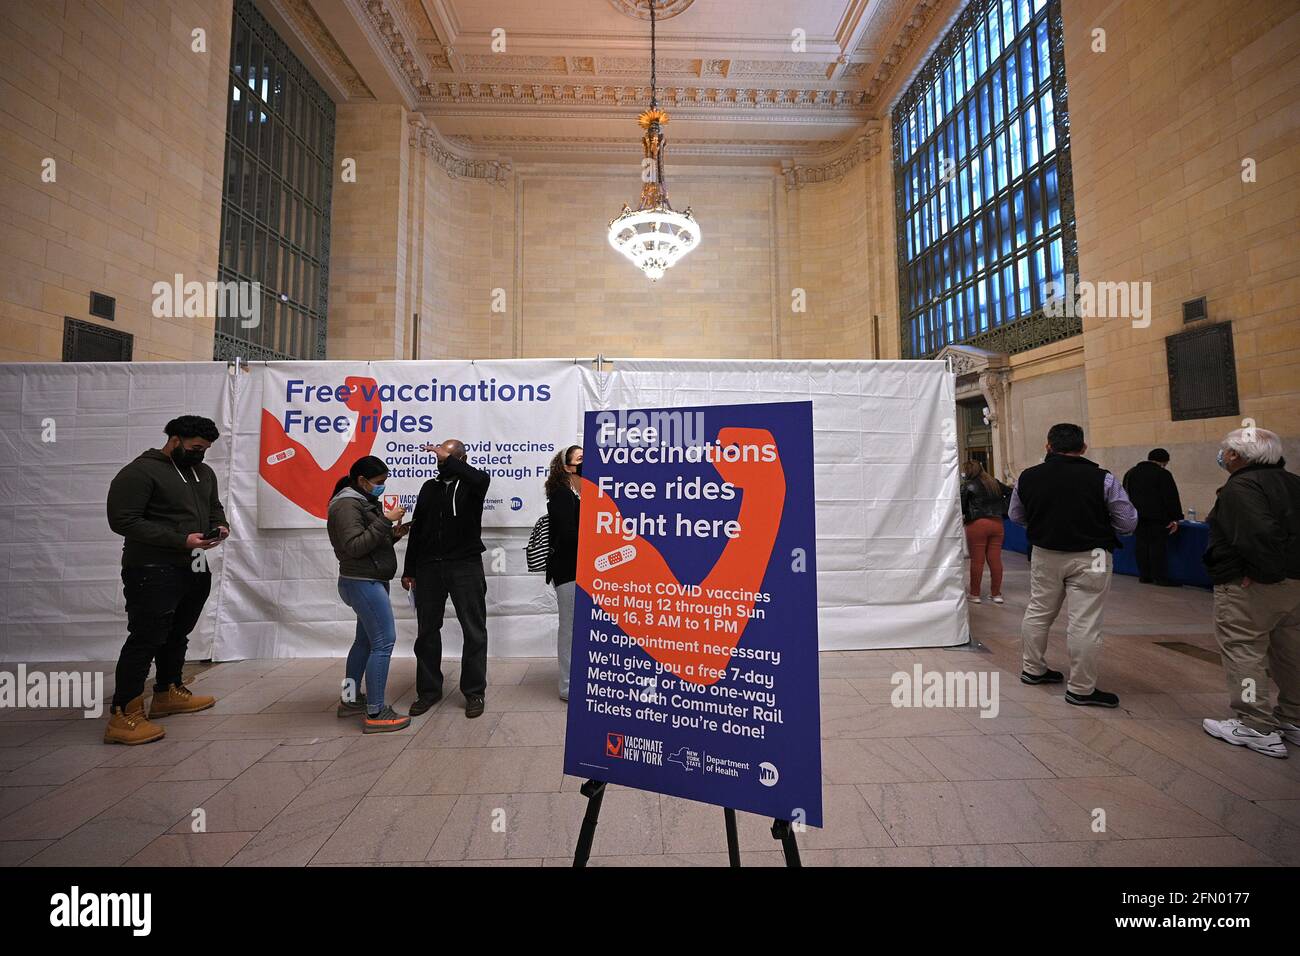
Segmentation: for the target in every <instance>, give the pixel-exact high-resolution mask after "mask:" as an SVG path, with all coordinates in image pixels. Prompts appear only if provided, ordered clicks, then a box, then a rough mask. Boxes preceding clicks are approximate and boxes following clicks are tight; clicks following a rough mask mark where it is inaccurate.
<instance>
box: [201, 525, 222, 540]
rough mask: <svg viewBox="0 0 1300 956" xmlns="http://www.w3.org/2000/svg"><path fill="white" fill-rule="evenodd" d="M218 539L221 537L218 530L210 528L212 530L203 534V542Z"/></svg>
mask: <svg viewBox="0 0 1300 956" xmlns="http://www.w3.org/2000/svg"><path fill="white" fill-rule="evenodd" d="M220 537H221V529H220V528H212V529H211V530H209V531H205V532H203V540H204V541H211V540H212V539H214V538H220Z"/></svg>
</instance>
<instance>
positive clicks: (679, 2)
mask: <svg viewBox="0 0 1300 956" xmlns="http://www.w3.org/2000/svg"><path fill="white" fill-rule="evenodd" d="M694 2H695V0H609V3H610V6H612V7H613V8H614V9H615V10H617V11H618V12H619V13H621V14H623V15H624V16H627V17H631V18H632V19H634V20H646V21H649V19H650V4H651V3H653V4H654V6H655V19H656V20H671V19H672V18H673V17H675V16H677V15H678V14H679V13H682V12H684V11H685V10H686V9H687V8H689V7H690V5H691V4H692V3H694Z"/></svg>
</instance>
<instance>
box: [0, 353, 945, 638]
mask: <svg viewBox="0 0 1300 956" xmlns="http://www.w3.org/2000/svg"><path fill="white" fill-rule="evenodd" d="M358 369H364V370H366V371H364V372H361V373H360V374H362V375H368V376H370V377H373V378H375V379H376V380H377V381H379V382H390V383H393V384H394V385H396V384H402V383H405V384H410V385H412V386H414V385H415V384H418V383H427V382H428V381H429V379H431V378H433V377H437V378H438V379H439V384H442V383H444V382H446V383H450V384H456V385H461V384H465V383H473V384H474V386H475V388H476V389H477V388H478V385H477V383H478V382H479V381H480V380H483V381H485V382H487V383H488V384H491V382H490V380H491V379H492V378H494V377H495V378H496V380H497V383H498V385H499V384H501V383H503V382H505V383H512V384H518V383H525V382H532V383H542V382H548V383H556V382H557V379H558V380H559V381H558V383H557V384H555V385H553V388H554V389H555V391H553V392H552V396H553V397H552V399H551V401H550V402H549V403H548V405H549V406H550V410H549V412H548V413H547V414H548V415H549V416H550V417H549V419H548V420H547V421H546V422H545V423H543V424H541V425H539V426H537V428H536V429H535V430H534V431H532V432H515V431H514V429H515V428H516V427H520V426H516V425H510V426H509V427H501V426H500V425H499V424H498V423H496V422H494V421H487V419H486V418H483V417H475V416H483V415H484V414H485V412H486V410H487V408H488V406H481V407H475V408H474V409H472V410H470V409H465V408H464V405H462V404H457V405H456V406H455V408H454V410H453V408H452V407H451V406H450V405H449V404H448V405H445V406H443V405H440V404H439V403H430V405H425V406H422V407H419V408H418V409H417V408H416V407H415V406H417V405H420V403H419V402H417V401H412V402H410V403H406V402H404V401H403V400H402V399H401V397H400V396H398V395H396V394H394V396H393V397H394V399H395V405H397V406H402V407H403V411H402V414H412V415H416V416H419V415H426V414H427V415H430V416H431V418H432V420H433V424H432V436H433V438H432V440H434V441H437V440H440V439H442V438H450V437H457V438H462V439H463V440H465V441H466V442H469V443H471V444H473V443H476V442H478V441H480V440H481V438H482V435H481V434H480V431H482V432H483V433H484V434H493V435H495V436H499V437H500V440H501V441H503V442H507V441H520V440H531V441H539V442H551V443H554V444H556V445H557V446H558V445H566V444H569V443H570V442H576V441H577V440H578V437H579V434H580V428H581V421H582V417H581V413H582V412H583V411H586V410H598V409H607V408H619V407H629V406H642V407H645V406H662V405H675V404H679V403H680V404H725V403H734V402H748V401H791V400H807V399H811V400H812V402H813V423H814V444H815V449H816V459H817V460H816V463H815V465H816V467H815V474H816V492H817V567H818V575H817V583H818V605H819V630H820V640H821V646H822V647H823V648H825V649H850V648H871V647H917V646H922V647H926V646H929V647H933V646H951V645H956V644H961V643H964V642H965V641H966V640H967V622H966V614H965V613H964V609H963V606H962V552H963V538H962V525H961V517H960V511H959V507H958V502H957V447H956V436H955V430H954V427H953V416H954V404H953V401H954V399H953V380H952V376H951V374H950V373H949V372H948V371H947V368H946V366H945V365H944V363H940V362H754V361H696V362H691V361H681V360H655V361H648V360H626V361H618V362H616V363H615V366H614V370H613V371H610V372H595V371H593V370H591V369H590V368H588V367H585V366H580V365H575V364H574V362H573V360H513V361H501V362H479V363H471V362H468V361H466V362H438V363H428V362H391V363H387V362H386V363H373V364H371V365H366V364H365V363H348V362H338V363H285V364H275V365H252V366H249V365H243V366H241V368H240V371H239V374H238V375H236V374H235V373H234V371H233V369H231V368H228V367H227V366H226V365H224V364H218V363H154V362H142V363H103V364H99V363H96V364H71V363H69V364H35V363H33V364H9V365H0V414H4V415H5V421H6V422H9V423H11V424H10V429H9V430H8V431H6V432H5V433H4V435H3V438H2V439H0V441H3V445H0V449H2V450H3V451H4V452H5V454H4V455H3V457H0V660H5V661H82V660H101V661H102V660H113V659H115V658H116V656H117V652H118V650H119V649H120V647H121V644H122V641H123V639H124V638H125V634H126V617H125V612H124V608H123V600H122V588H121V580H120V577H119V573H120V569H119V561H120V555H121V539H120V538H118V537H117V536H116V535H114V534H113V533H112V531H111V530H110V529H109V528H108V522H107V519H106V516H105V507H104V501H105V497H106V495H107V491H108V483H109V481H110V480H111V479H112V477H113V475H114V474H116V473H117V471H118V469H120V468H121V467H122V466H123V465H124V464H126V462H128V461H129V460H131V459H132V458H134V457H135V456H136V455H138V454H139V453H140V452H141V451H144V450H145V449H146V448H151V447H152V448H157V447H159V446H161V445H162V444H163V442H164V440H165V438H164V436H163V425H164V424H165V423H166V422H167V421H168V420H169V419H171V418H174V417H176V416H177V415H180V414H185V413H191V414H197V415H206V416H208V417H210V418H212V419H214V420H215V421H216V422H217V426H218V428H219V429H220V430H221V435H222V437H221V439H220V440H219V441H218V442H217V443H216V444H215V445H214V446H213V447H212V449H211V450H210V451H209V453H208V456H207V462H208V464H210V465H211V466H212V467H213V469H214V470H215V471H216V473H217V478H218V482H219V485H220V488H221V494H222V501H223V503H224V504H225V508H226V514H227V516H228V517H229V519H230V521H231V530H232V535H231V537H230V539H228V540H227V541H226V542H225V543H224V544H223V545H221V546H220V547H218V548H215V549H213V550H212V551H210V552H208V557H209V558H210V564H211V566H212V569H213V589H212V596H211V597H210V598H209V601H208V605H207V608H206V610H205V613H204V616H203V618H202V619H201V621H200V623H199V625H198V627H197V628H196V630H195V633H194V634H193V635H192V636H191V640H190V657H191V658H193V659H202V658H207V657H211V658H213V659H215V660H236V659H242V658H270V657H297V656H320V657H326V656H342V655H343V654H345V653H346V652H347V649H348V647H349V645H350V644H351V642H352V637H353V634H354V631H355V627H356V621H355V618H354V617H353V616H352V613H351V611H350V610H349V609H348V608H347V607H346V606H344V604H343V603H342V601H341V600H340V599H339V596H338V592H337V574H338V564H337V561H336V560H335V558H334V553H333V550H332V549H331V548H330V544H329V540H328V539H327V538H326V536H325V533H324V529H323V528H322V527H320V522H319V521H318V520H317V519H314V518H312V519H310V521H309V522H308V523H309V524H310V525H311V526H310V527H276V528H272V527H259V518H260V516H261V508H262V502H261V501H259V485H261V484H263V481H262V479H261V477H260V473H261V464H262V462H264V461H265V459H266V457H267V455H264V454H262V450H263V449H262V419H263V409H264V406H265V408H266V409H268V410H269V413H270V414H273V415H276V416H280V415H282V414H283V410H284V409H283V407H282V406H281V405H279V404H273V403H270V402H267V403H264V401H263V396H264V395H268V393H267V392H266V389H267V388H270V389H273V390H274V391H275V394H276V395H281V394H284V393H283V392H282V391H281V389H284V388H286V384H285V383H286V382H287V380H288V379H290V378H297V379H300V380H302V381H304V382H307V381H314V382H316V383H317V384H321V385H326V384H331V383H333V384H335V385H336V386H337V385H339V384H345V381H346V378H347V377H348V376H349V375H353V374H358ZM570 377H571V379H570ZM570 381H571V384H569V383H570ZM565 389H570V390H571V391H570V392H569V393H568V394H571V395H572V396H573V397H572V403H573V404H572V406H570V404H569V402H570V399H569V398H562V399H560V400H558V401H557V399H556V398H555V397H554V396H556V395H564V394H566V392H565ZM410 397H411V398H412V399H414V398H415V396H414V394H411V396H410ZM268 398H269V395H268ZM465 404H469V403H465ZM325 407H327V408H329V407H330V406H328V405H327V406H325ZM345 407H346V405H345V404H344V403H339V404H335V405H333V406H332V408H333V410H342V409H344V408H345ZM570 408H571V410H568V411H565V410H563V409H570ZM390 410H393V408H392V407H390V406H389V405H388V402H387V401H385V414H386V413H387V412H388V411H390ZM498 411H499V409H498ZM348 414H349V415H350V416H352V417H353V418H355V416H356V415H357V414H359V413H357V412H356V411H355V410H352V411H349V412H348ZM491 414H493V413H488V416H489V417H491ZM281 420H282V419H281ZM51 422H52V424H53V431H51V428H50V424H49V423H51ZM480 423H482V424H480ZM528 427H529V428H532V427H533V426H531V425H530V426H528ZM354 428H355V426H354ZM444 432H445V434H444ZM381 434H382V433H381ZM515 435H519V436H521V437H519V438H516V437H514V436H515ZM543 436H544V437H543ZM327 437H329V438H330V439H331V440H332V441H334V442H335V443H336V445H335V446H334V450H333V451H332V452H331V451H330V449H329V448H325V447H321V448H318V449H313V448H312V445H311V444H309V443H308V442H306V441H301V440H300V439H298V438H297V436H295V440H299V443H300V444H302V445H303V446H304V447H306V448H309V449H312V454H313V456H317V460H318V461H322V462H324V461H328V462H329V463H331V464H332V463H334V462H335V461H336V460H337V459H338V457H339V455H340V452H341V449H342V447H343V446H344V445H345V444H346V442H347V438H348V436H347V435H343V434H337V433H335V434H331V435H329V436H327ZM313 440H315V439H314V438H313ZM277 450H282V449H277ZM376 453H377V454H378V455H379V457H382V458H386V459H387V458H388V457H389V455H388V453H387V452H386V450H385V449H384V448H383V447H379V448H378V449H377V450H376ZM268 454H270V452H268ZM394 457H396V456H394ZM471 457H474V454H473V452H471ZM538 457H541V456H540V454H539V455H538ZM545 457H546V458H547V459H549V454H548V455H546V456H545ZM534 467H535V466H534ZM33 476H35V477H34V478H33ZM543 478H544V475H543V476H538V477H533V478H529V479H526V480H523V481H521V491H522V492H525V493H528V494H532V495H533V496H534V497H533V499H532V501H533V502H534V503H533V504H531V505H529V504H526V505H525V506H524V507H523V508H520V509H519V510H518V511H517V512H510V514H515V515H517V518H516V519H513V520H518V521H520V522H527V523H528V524H531V520H532V518H533V517H535V516H536V515H537V514H538V513H540V505H539V504H537V502H540V500H541V499H540V495H541V486H542V481H543ZM530 482H531V483H532V484H533V486H534V487H533V488H531V489H530V488H528V487H527V486H528V485H529V483H530ZM331 487H332V485H331ZM415 491H418V479H417V484H416V486H415V488H414V489H413V490H412V491H411V492H410V493H411V494H414V492H415ZM268 492H269V494H270V495H278V494H279V493H278V492H276V491H274V490H273V489H270V488H266V489H263V490H262V492H261V494H262V495H263V497H265V495H266V494H267V493H268ZM404 493H405V492H404ZM490 497H502V498H503V499H504V500H505V501H506V502H507V510H508V505H509V497H513V495H511V496H509V497H506V496H503V495H501V494H500V493H499V491H498V479H497V478H496V477H494V478H493V493H492V494H491V495H490ZM519 497H521V498H523V499H524V500H525V502H527V501H528V500H529V499H528V498H526V497H524V494H520V496H519ZM294 507H296V506H294ZM299 510H301V509H299ZM502 517H507V516H506V515H502ZM487 518H488V516H487V515H485V525H486V524H488V521H487V520H486V519H487ZM528 530H529V529H528V527H527V526H525V525H524V524H522V523H521V524H520V526H517V527H509V526H500V527H492V526H490V525H489V526H487V527H485V528H484V544H486V545H487V548H488V552H487V554H485V555H484V564H485V569H486V571H487V575H488V635H489V642H490V643H489V647H490V649H491V653H492V654H493V655H496V656H542V657H544V656H549V655H551V654H553V653H554V651H555V628H556V613H555V595H554V592H553V590H552V589H551V588H550V587H549V586H547V585H546V584H545V583H544V582H543V580H542V576H541V575H539V574H530V573H528V571H527V570H526V568H525V564H524V555H523V550H522V549H523V545H524V542H525V540H526V538H527V534H528ZM404 547H405V546H404V545H399V555H400V553H401V550H402V549H403V548H404ZM393 609H394V613H395V615H396V617H397V621H398V645H397V651H396V653H398V654H399V655H405V656H409V655H410V654H411V646H412V643H413V642H414V639H415V619H414V618H415V615H414V610H413V609H412V608H411V607H410V605H409V604H408V603H407V601H406V597H405V593H404V592H403V591H402V590H401V587H400V585H398V584H397V583H396V582H394V585H393ZM459 642H460V629H459V626H458V625H457V624H456V621H455V616H454V615H453V614H452V613H451V609H450V608H448V613H447V617H446V625H445V627H444V645H445V648H446V653H447V655H448V656H449V657H455V656H457V655H459V653H460V643H459Z"/></svg>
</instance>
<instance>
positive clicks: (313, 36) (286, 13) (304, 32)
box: [272, 0, 374, 100]
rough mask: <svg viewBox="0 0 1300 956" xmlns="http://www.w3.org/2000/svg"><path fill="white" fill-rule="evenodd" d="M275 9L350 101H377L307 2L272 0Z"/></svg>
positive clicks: (305, 0)
mask: <svg viewBox="0 0 1300 956" xmlns="http://www.w3.org/2000/svg"><path fill="white" fill-rule="evenodd" d="M272 5H273V6H274V7H275V9H276V11H277V12H278V13H279V14H280V16H282V17H283V18H284V20H285V22H286V23H288V24H289V26H290V28H291V29H292V30H293V31H294V33H295V34H296V35H297V37H298V39H299V40H301V41H302V43H303V45H304V46H306V47H307V49H308V50H309V51H310V52H311V53H312V55H313V56H314V57H315V58H316V62H317V64H318V65H319V66H320V67H321V69H322V70H324V71H325V72H326V73H327V74H329V77H330V79H332V80H334V82H335V83H336V84H337V85H338V86H339V87H341V88H342V89H343V91H344V92H345V93H346V94H347V96H348V98H349V99H358V100H364V99H374V93H372V92H371V91H370V87H368V86H366V83H365V80H363V79H361V75H360V74H359V73H357V71H356V68H355V67H354V66H353V65H352V61H350V60H349V59H348V58H347V57H346V56H345V55H344V53H343V51H342V50H341V49H340V48H339V45H338V44H337V43H336V42H335V41H334V37H333V36H332V35H331V34H330V32H329V30H328V29H327V28H326V27H325V24H323V23H321V20H320V17H318V16H316V11H314V10H313V9H312V8H311V5H310V4H309V3H308V2H307V0H272Z"/></svg>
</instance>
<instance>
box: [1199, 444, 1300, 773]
mask: <svg viewBox="0 0 1300 956" xmlns="http://www.w3.org/2000/svg"><path fill="white" fill-rule="evenodd" d="M1218 461H1219V465H1220V467H1222V468H1223V469H1224V470H1225V471H1227V472H1228V480H1227V481H1226V482H1224V485H1223V487H1222V488H1220V489H1219V492H1218V500H1217V501H1216V502H1215V505H1214V507H1213V508H1212V509H1211V510H1210V513H1209V515H1208V516H1207V518H1206V520H1207V522H1208V523H1209V526H1210V543H1209V547H1208V548H1207V549H1206V552H1205V558H1204V560H1205V567H1206V570H1208V571H1209V572H1210V580H1211V581H1213V582H1214V636H1215V639H1216V640H1217V641H1218V642H1219V650H1220V651H1221V652H1222V656H1223V669H1224V673H1225V674H1226V675H1227V679H1228V695H1229V697H1230V699H1231V701H1232V709H1233V711H1235V712H1236V715H1237V716H1236V717H1235V718H1232V719H1229V720H1213V719H1206V720H1205V721H1203V722H1202V724H1201V726H1202V727H1203V728H1204V729H1205V732H1206V733H1208V734H1209V735H1210V736H1212V737H1217V738H1219V739H1220V740H1224V741H1227V742H1228V743H1230V744H1234V745H1236V746H1239V747H1242V746H1244V747H1248V748H1249V749H1251V750H1254V751H1255V752H1256V753H1262V754H1265V755H1267V756H1269V757H1285V756H1286V755H1287V748H1286V744H1288V743H1289V744H1293V745H1295V746H1298V747H1300V476H1297V475H1294V474H1292V473H1291V472H1289V471H1287V470H1286V467H1285V466H1286V461H1285V459H1283V457H1282V441H1281V439H1279V438H1278V436H1277V435H1276V434H1274V433H1273V432H1271V431H1267V430H1265V429H1263V428H1255V427H1251V428H1238V429H1236V430H1235V431H1232V432H1229V433H1228V437H1227V438H1225V439H1224V440H1223V444H1222V445H1221V446H1220V448H1219V458H1218ZM1270 677H1272V679H1273V682H1274V683H1276V684H1277V705H1276V706H1274V707H1270V706H1269V694H1270V690H1269V678H1270Z"/></svg>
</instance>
